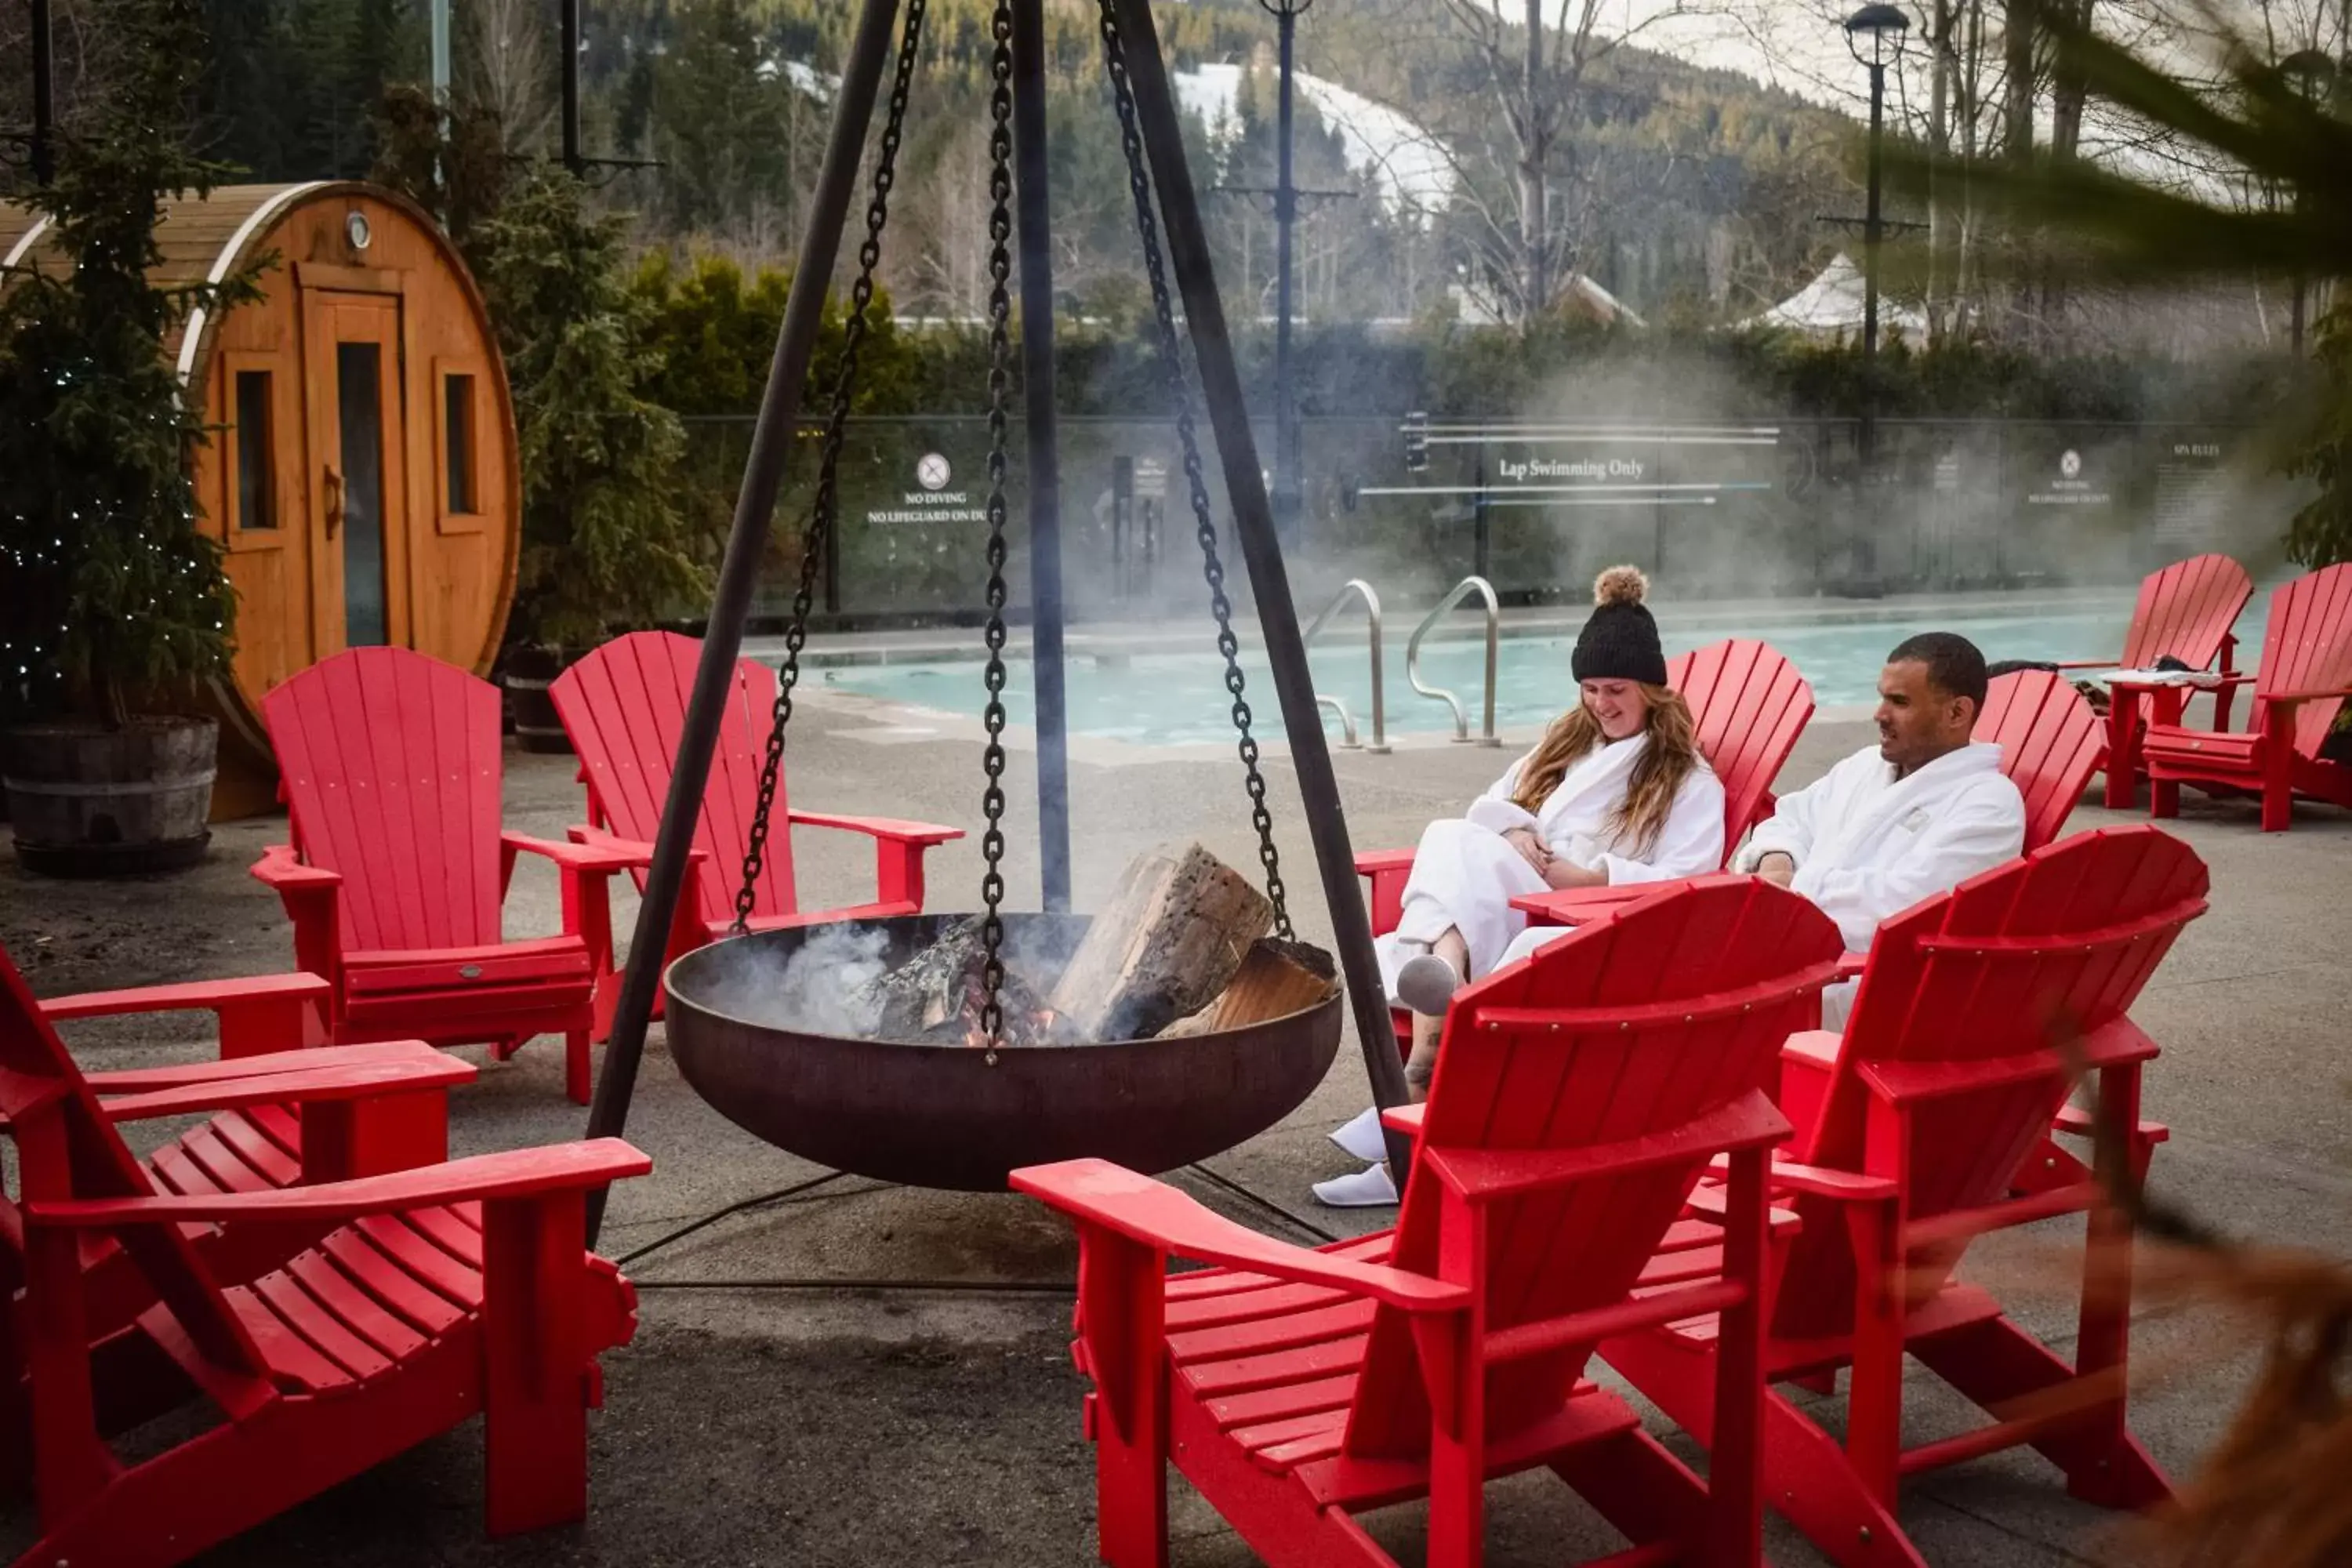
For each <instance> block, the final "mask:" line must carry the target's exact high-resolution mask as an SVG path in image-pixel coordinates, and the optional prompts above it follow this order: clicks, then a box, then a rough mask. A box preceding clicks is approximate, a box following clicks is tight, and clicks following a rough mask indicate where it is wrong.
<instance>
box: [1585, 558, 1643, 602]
mask: <svg viewBox="0 0 2352 1568" xmlns="http://www.w3.org/2000/svg"><path fill="white" fill-rule="evenodd" d="M1649 594H1650V580H1649V579H1648V578H1647V577H1644V576H1643V575H1642V569H1641V568H1640V567H1639V566H1612V567H1611V568H1609V570H1608V571H1606V572H1603V573H1602V574H1601V575H1600V576H1598V577H1595V578H1594V579H1593V580H1592V602H1593V603H1594V604H1596V605H1638V604H1640V603H1641V602H1642V601H1643V599H1645V598H1647V597H1649Z"/></svg>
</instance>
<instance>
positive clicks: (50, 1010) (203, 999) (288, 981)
mask: <svg viewBox="0 0 2352 1568" xmlns="http://www.w3.org/2000/svg"><path fill="white" fill-rule="evenodd" d="M305 869H308V868H305ZM327 875H329V876H332V875H334V873H333V872H331V871H330V872H328V873H327ZM333 990H334V988H333V987H332V986H331V985H329V984H327V983H326V982H325V981H323V980H321V979H320V978H319V977H318V976H317V975H315V974H301V973H295V974H254V975H248V976H246V977H243V978H240V979H236V980H197V981H192V982H190V983H188V984H184V985H137V986H132V987H131V988H130V989H128V990H124V991H83V992H79V993H77V994H74V995H71V996H48V997H44V998H43V999H42V1001H41V1012H42V1014H43V1016H46V1017H47V1019H48V1020H49V1022H51V1023H52V1024H62V1023H66V1022H68V1021H69V1020H72V1019H75V1018H112V1017H118V1016H121V1015H122V1014H125V1013H194V1012H211V1013H218V1012H221V1011H222V1010H223V1009H225V1008H231V1007H236V1006H238V1005H243V1004H246V1003H251V1002H271V1001H294V1002H324V1001H325V1000H326V999H327V998H328V996H329V995H331V994H332V993H333ZM92 1076H95V1075H92Z"/></svg>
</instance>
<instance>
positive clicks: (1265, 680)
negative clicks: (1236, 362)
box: [807, 592, 2262, 745]
mask: <svg viewBox="0 0 2352 1568" xmlns="http://www.w3.org/2000/svg"><path fill="white" fill-rule="evenodd" d="M2261 609H2262V604H2261V601H2260V599H2259V598H2258V599H2257V601H2256V602H2255V603H2254V604H2253V605H2250V606H2248V610H2247V614H2246V615H2245V616H2243V617H2242V618H2241V620H2240V622H2239V625H2238V635H2239V637H2240V638H2241V639H2242V641H2241V647H2242V648H2243V649H2244V654H2243V656H2242V658H2240V660H2239V663H2240V665H2241V666H2244V665H2247V664H2250V663H2251V662H2252V651H2253V648H2254V647H2258V646H2259V644H2260V640H2261V636H2262V627H2261V625H2260V612H2261ZM2130 618H2131V597H2130V595H2129V593H2128V592H2125V593H2121V594H2118V595H2116V598H2115V600H2114V601H2113V603H2112V605H2109V604H2106V603H2105V602H2100V603H2097V604H2095V605H2092V606H2090V607H2087V608H2082V609H2070V610H2068V611H2067V612H2065V613H2063V614H2059V615H2045V616H2000V615H1985V614H1981V613H1979V614H1975V615H1961V616H1940V617H1937V618H1936V619H1934V620H1932V621H1927V620H1922V619H1920V618H1918V617H1917V616H1916V615H1910V616H1888V617H1886V618H1884V619H1867V620H1856V619H1850V618H1841V619H1839V620H1836V621H1822V620H1818V619H1815V620H1808V619H1805V618H1802V617H1801V616H1797V615H1790V616H1786V617H1776V618H1774V619H1772V620H1769V621H1765V620H1759V621H1756V622H1754V623H1751V624H1749V625H1746V626H1738V627H1727V626H1709V627H1707V628H1706V629H1705V630H1704V631H1703V632H1700V633H1696V634H1693V635H1689V636H1685V637H1679V638H1677V637H1673V636H1669V637H1668V638H1667V640H1666V651H1667V653H1668V654H1669V655H1670V656H1671V655H1672V654H1674V653H1675V652H1677V651H1680V650H1681V649H1683V648H1685V647H1696V646H1699V645H1701V644H1705V643H1709V642H1715V641H1717V640H1719V639H1721V638H1723V637H1729V636H1735V635H1737V636H1743V637H1762V638H1764V639H1765V640H1766V641H1768V642H1769V643H1771V644H1772V645H1773V646H1774V647H1778V648H1779V649H1780V650H1781V651H1782V652H1783V653H1785V654H1787V655H1788V656H1789V657H1790V658H1791V659H1794V660H1795V661H1796V664H1797V668H1799V669H1801V670H1802V671H1803V672H1804V676H1805V679H1807V680H1809V681H1811V683H1812V687H1813V700H1814V701H1815V702H1816V703H1817V704H1819V705H1820V706H1822V707H1823V708H1830V707H1838V706H1844V705H1851V704H1861V703H1870V702H1874V701H1875V700H1876V681H1877V679H1878V671H1879V668H1880V666H1881V665H1882V664H1883V663H1884V662H1885V656H1886V651H1887V649H1889V648H1890V647H1893V646H1894V645H1895V643H1897V642H1899V641H1901V640H1902V639H1903V638H1904V637H1906V636H1908V635H1909V634H1910V633H1912V632H1914V631H1918V630H1925V629H1928V628H1929V627H1930V626H1933V627H1935V628H1937V629H1941V630H1948V631H1957V632H1959V633H1961V634H1962V635H1964V636H1966V637H1969V638H1971V639H1973V640H1974V641H1975V642H1976V644H1977V645H1978V646H1979V647H1981V648H1983V649H1984V651H1985V657H1986V658H1989V659H2003V658H2098V657H2100V656H2101V655H2102V654H2107V655H2112V653H2113V652H2114V650H2116V649H2117V648H2119V647H2122V646H2123V634H2124V628H2125V626H2126V623H2128V621H2129V620H2130ZM1411 630H1412V624H1411V623H1410V622H1407V623H1406V624H1405V625H1404V626H1402V627H1397V626H1391V628H1390V632H1389V638H1388V644H1389V646H1388V647H1387V648H1386V650H1385V652H1386V658H1385V660H1384V675H1383V685H1384V687H1385V689H1386V697H1387V705H1388V732H1389V734H1390V736H1391V738H1394V737H1396V736H1399V735H1410V734H1417V733H1427V732H1429V731H1448V730H1451V728H1452V727H1453V717H1452V710H1450V709H1448V708H1447V707H1446V706H1445V704H1444V703H1443V702H1441V701H1437V700H1433V699H1431V698H1425V697H1423V696H1421V695H1419V694H1418V693H1416V692H1415V691H1414V690H1413V689H1412V687H1411V686H1409V685H1407V684H1406V681H1405V673H1404V640H1405V637H1406V635H1407V634H1408V633H1410V631H1411ZM1573 646H1574V639H1573V638H1572V637H1505V638H1504V639H1503V642H1502V645H1501V652H1500V655H1499V659H1498V664H1497V671H1496V697H1495V728H1496V732H1497V733H1498V734H1500V735H1502V736H1503V737H1504V738H1505V739H1506V740H1507V741H1513V742H1522V743H1524V742H1528V741H1531V740H1532V739H1533V738H1534V736H1535V734H1536V733H1537V732H1538V731H1539V730H1540V729H1541V728H1542V727H1543V726H1544V725H1545V724H1546V723H1548V722H1549V721H1550V720H1551V719H1552V717H1553V716H1554V715H1555V714H1557V713H1559V710H1561V709H1563V708H1565V707H1567V706H1568V705H1569V704H1570V702H1573V701H1574V700H1576V689H1575V686H1574V684H1573V682H1572V681H1571V680H1570V678H1569V653H1570V649H1571V647H1573ZM1310 662H1311V664H1312V665H1313V668H1314V671H1315V683H1316V689H1317V690H1318V692H1327V693H1329V694H1330V695H1332V696H1335V697H1338V698H1339V700H1342V701H1344V702H1345V703H1346V704H1347V705H1348V710H1349V712H1350V713H1351V714H1353V715H1354V717H1355V721H1356V727H1357V731H1358V734H1359V736H1360V738H1361V739H1363V740H1366V741H1369V740H1370V736H1371V680H1370V668H1369V661H1368V659H1367V658H1366V655H1365V649H1364V643H1363V633H1362V629H1361V626H1360V624H1358V625H1355V626H1347V627H1340V626H1334V627H1332V628H1331V629H1330V630H1329V631H1328V632H1327V633H1326V634H1325V636H1324V637H1323V638H1322V639H1321V640H1320V641H1318V643H1317V645H1316V646H1315V647H1314V648H1313V649H1312V650H1311V655H1310ZM1485 662H1486V650H1485V645H1484V644H1483V642H1481V641H1477V640H1465V641H1453V642H1445V643H1437V642H1434V641H1433V642H1431V643H1428V644H1426V645H1424V646H1423V649H1422V659H1421V668H1422V677H1423V679H1424V680H1426V681H1428V682H1429V683H1430V684H1432V685H1433V686H1439V687H1444V688H1446V689H1450V690H1452V691H1453V692H1454V694H1455V695H1456V696H1457V697H1459V698H1460V699H1461V700H1462V704H1463V707H1464V708H1465V709H1466V710H1468V712H1469V715H1470V727H1471V730H1472V731H1473V733H1475V731H1476V730H1477V728H1478V723H1479V713H1480V700H1481V692H1482V689H1483V684H1484V679H1485ZM1067 668H1068V676H1067V681H1068V691H1069V727H1070V731H1071V732H1072V733H1073V734H1080V735H1092V736H1099V737H1103V738H1107V739H1116V740H1123V741H1129V742H1140V743H1144V744H1150V745H1174V744H1180V743H1183V742H1220V741H1224V740H1227V739H1230V738H1231V736H1232V734H1233V723H1232V720H1231V718H1230V717H1229V708H1230V702H1229V700H1228V699H1227V697H1226V695H1225V690H1224V679H1223V664H1222V662H1221V661H1220V660H1219V659H1218V658H1217V653H1216V649H1215V647H1214V646H1213V644H1211V642H1210V641H1209V639H1208V637H1205V636H1204V637H1202V646H1201V647H1200V650H1199V651H1198V652H1197V653H1154V654H1141V655H1137V656H1135V657H1133V658H1128V659H1125V660H1123V661H1112V662H1101V661H1097V659H1095V658H1091V657H1089V656H1087V655H1084V654H1078V655H1075V656H1073V657H1072V658H1071V659H1070V661H1069V663H1068V667H1067ZM1243 669H1244V673H1245V675H1246V677H1247V679H1248V695H1249V698H1250V700H1251V706H1252V707H1253V709H1255V711H1256V712H1257V714H1258V715H1259V719H1258V723H1259V725H1260V727H1261V728H1262V730H1263V731H1264V732H1265V733H1268V734H1279V733H1280V730H1281V723H1280V720H1279V718H1278V716H1277V715H1278V709H1277V706H1276V701H1275V697H1274V682H1273V678H1272V676H1271V675H1270V673H1269V672H1268V670H1267V668H1266V665H1265V658H1263V657H1262V656H1259V655H1255V654H1253V653H1252V652H1251V650H1249V649H1247V648H1246V647H1245V648H1244V654H1243ZM1009 676H1010V679H1008V681H1007V683H1006V689H1005V694H1004V696H1005V708H1006V711H1007V714H1008V716H1009V717H1010V718H1011V719H1012V721H1013V722H1015V723H1024V724H1025V723H1028V722H1030V721H1031V720H1032V718H1033V717H1034V712H1033V703H1032V698H1031V685H1030V679H1031V678H1030V668H1029V664H1028V661H1027V660H1025V659H1021V660H1014V661H1012V663H1011V668H1010V670H1009ZM807 679H812V680H814V681H817V682H821V683H823V684H824V685H825V686H828V687H830V688H832V689H836V690H845V691H856V692H862V693H865V694H867V695H870V696H875V697H881V698H887V699H890V700H895V701H899V702H907V703H912V704H915V705H917V706H920V707H925V708H933V709H940V710H946V711H949V712H953V713H971V714H976V713H978V712H979V711H980V707H981V703H982V688H981V667H980V665H979V664H977V663H967V662H957V663H940V664H894V665H845V666H832V667H827V668H822V669H815V670H812V671H810V672H809V676H808V677H807ZM1324 728H1325V729H1326V731H1328V732H1329V733H1330V734H1331V736H1332V738H1333V739H1334V740H1335V741H1336V740H1337V739H1338V738H1339V721H1338V720H1337V719H1335V718H1333V717H1332V716H1331V715H1330V713H1329V712H1328V710H1326V711H1325V714H1324Z"/></svg>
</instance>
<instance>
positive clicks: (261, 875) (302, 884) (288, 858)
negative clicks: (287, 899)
mask: <svg viewBox="0 0 2352 1568" xmlns="http://www.w3.org/2000/svg"><path fill="white" fill-rule="evenodd" d="M253 874H254V876H256V877H257V878H258V879H260V880H262V881H263V882H265V883H267V884H268V885H269V886H270V887H272V888H275V889H278V892H279V893H280V894H285V893H289V892H309V891H311V890H313V889H317V890H320V891H332V890H333V889H337V888H340V887H341V886H342V885H343V874H342V873H341V871H330V870H328V869H327V868H325V867H324V866H306V865H304V864H303V863H302V861H301V859H300V858H299V857H298V856H297V855H296V854H295V851H294V846H292V845H291V844H272V845H270V846H269V847H268V848H266V849H264V850H262V852H261V858H260V859H258V860H256V861H255V862H254V863H253Z"/></svg>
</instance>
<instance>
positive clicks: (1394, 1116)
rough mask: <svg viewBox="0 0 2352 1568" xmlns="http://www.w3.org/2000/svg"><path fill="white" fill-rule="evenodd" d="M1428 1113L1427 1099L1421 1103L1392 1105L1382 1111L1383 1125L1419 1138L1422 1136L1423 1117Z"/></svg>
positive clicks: (1410, 1136)
mask: <svg viewBox="0 0 2352 1568" xmlns="http://www.w3.org/2000/svg"><path fill="white" fill-rule="evenodd" d="M1428 1113H1429V1105H1428V1103H1427V1102H1426V1101H1423V1103H1422V1104H1419V1105H1391V1106H1390V1107H1389V1108H1388V1109H1387V1110H1383V1111H1381V1126H1383V1127H1386V1128H1388V1129H1389V1130H1390V1131H1395V1132H1402V1133H1403V1134H1404V1135H1405V1136H1406V1137H1408V1138H1418V1137H1420V1136H1421V1122H1422V1118H1423V1117H1424V1116H1426V1115H1427V1114H1428Z"/></svg>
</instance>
